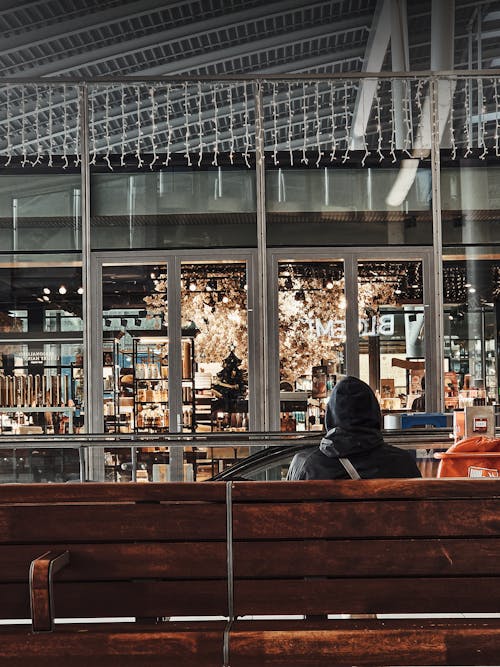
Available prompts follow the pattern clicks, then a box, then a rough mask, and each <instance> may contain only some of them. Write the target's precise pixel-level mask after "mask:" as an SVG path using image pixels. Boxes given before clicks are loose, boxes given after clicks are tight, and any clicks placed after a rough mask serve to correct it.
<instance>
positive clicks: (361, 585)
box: [234, 576, 500, 616]
mask: <svg viewBox="0 0 500 667" xmlns="http://www.w3.org/2000/svg"><path fill="white" fill-rule="evenodd" d="M234 591H235V613H236V614H237V615H239V616H243V615H247V614H248V615H252V614H325V613H330V614H341V613H354V614H371V613H373V614H376V613H379V614H418V613H422V614H426V613H428V614H438V613H453V612H457V611H458V610H460V611H461V612H468V613H473V612H477V613H498V610H499V609H500V578H499V577H474V576H470V577H450V578H445V577H435V578H424V577H415V578H403V577H401V578H394V579H383V578H380V579H371V578H363V577H360V578H355V579H325V578H321V577H316V578H311V579H295V580H293V579H288V580H287V579H281V580H277V579H268V580H266V579H263V580H255V579H254V580H236V581H235V582H234Z"/></svg>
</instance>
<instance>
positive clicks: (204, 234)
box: [91, 168, 257, 249]
mask: <svg viewBox="0 0 500 667" xmlns="http://www.w3.org/2000/svg"><path fill="white" fill-rule="evenodd" d="M91 192H92V212H91V242H92V248H94V249H96V248H152V249H154V248H169V249H171V248H203V247H207V244H208V246H210V247H212V248H214V247H235V246H238V247H244V246H247V247H248V246H250V247H252V246H256V245H257V225H256V220H257V217H256V195H255V172H254V171H252V170H250V169H234V168H233V169H222V168H213V169H210V170H208V171H193V170H191V169H188V170H186V169H183V168H179V169H176V168H170V169H165V170H161V171H149V170H148V171H147V172H137V173H133V174H131V173H116V172H115V173H113V174H110V173H109V171H106V172H104V173H94V174H93V175H92V185H91ZM111 229H113V230H114V233H110V230H111Z"/></svg>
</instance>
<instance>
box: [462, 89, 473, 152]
mask: <svg viewBox="0 0 500 667" xmlns="http://www.w3.org/2000/svg"><path fill="white" fill-rule="evenodd" d="M471 85H472V82H471V80H470V79H467V80H466V81H465V100H464V104H465V114H464V134H465V145H466V150H465V153H464V157H467V156H468V155H470V154H471V153H472V134H471V130H472V127H471V124H470V123H471V122H472V119H471V118H470V93H471V91H470V87H471Z"/></svg>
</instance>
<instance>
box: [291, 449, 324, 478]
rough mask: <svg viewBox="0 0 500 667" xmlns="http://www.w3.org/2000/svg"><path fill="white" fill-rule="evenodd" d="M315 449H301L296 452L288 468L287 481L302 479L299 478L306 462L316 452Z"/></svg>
mask: <svg viewBox="0 0 500 667" xmlns="http://www.w3.org/2000/svg"><path fill="white" fill-rule="evenodd" d="M317 451H318V450H317V448H315V447H313V448H308V449H301V450H300V451H299V452H297V453H296V454H295V455H294V457H293V459H292V461H291V463H290V467H289V468H288V474H287V479H303V477H302V476H301V475H302V473H303V470H304V466H305V464H306V462H307V461H308V460H309V459H310V458H311V456H313V455H314V454H315V453H316V452H317Z"/></svg>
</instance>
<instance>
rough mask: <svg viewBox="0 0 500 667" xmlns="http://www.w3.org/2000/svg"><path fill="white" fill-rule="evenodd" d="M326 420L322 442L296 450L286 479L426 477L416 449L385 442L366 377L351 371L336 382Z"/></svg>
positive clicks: (378, 410) (377, 405)
mask: <svg viewBox="0 0 500 667" xmlns="http://www.w3.org/2000/svg"><path fill="white" fill-rule="evenodd" d="M325 426H326V435H325V437H324V438H323V439H322V440H321V442H320V444H319V447H318V448H316V449H313V450H312V451H311V450H309V449H308V450H305V451H301V452H298V453H297V454H296V455H295V456H294V458H293V459H292V462H291V464H290V468H289V470H288V475H287V479H289V480H300V479H346V478H349V477H351V478H352V479H359V478H362V479H375V478H398V477H421V474H420V471H419V469H418V467H417V464H416V461H415V457H414V455H412V453H410V452H408V451H405V450H403V449H400V448H398V447H393V446H392V445H388V444H386V443H385V442H384V439H383V437H382V433H381V428H382V414H381V412H380V405H379V403H378V401H377V398H376V396H375V394H374V393H373V391H372V390H371V388H370V387H369V386H368V385H367V384H366V383H365V382H363V381H362V380H359V379H358V378H356V377H353V376H347V377H345V378H344V379H343V380H341V381H340V382H339V383H338V384H336V385H335V387H334V388H333V391H332V394H331V396H330V399H329V401H328V405H327V409H326V415H325Z"/></svg>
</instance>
